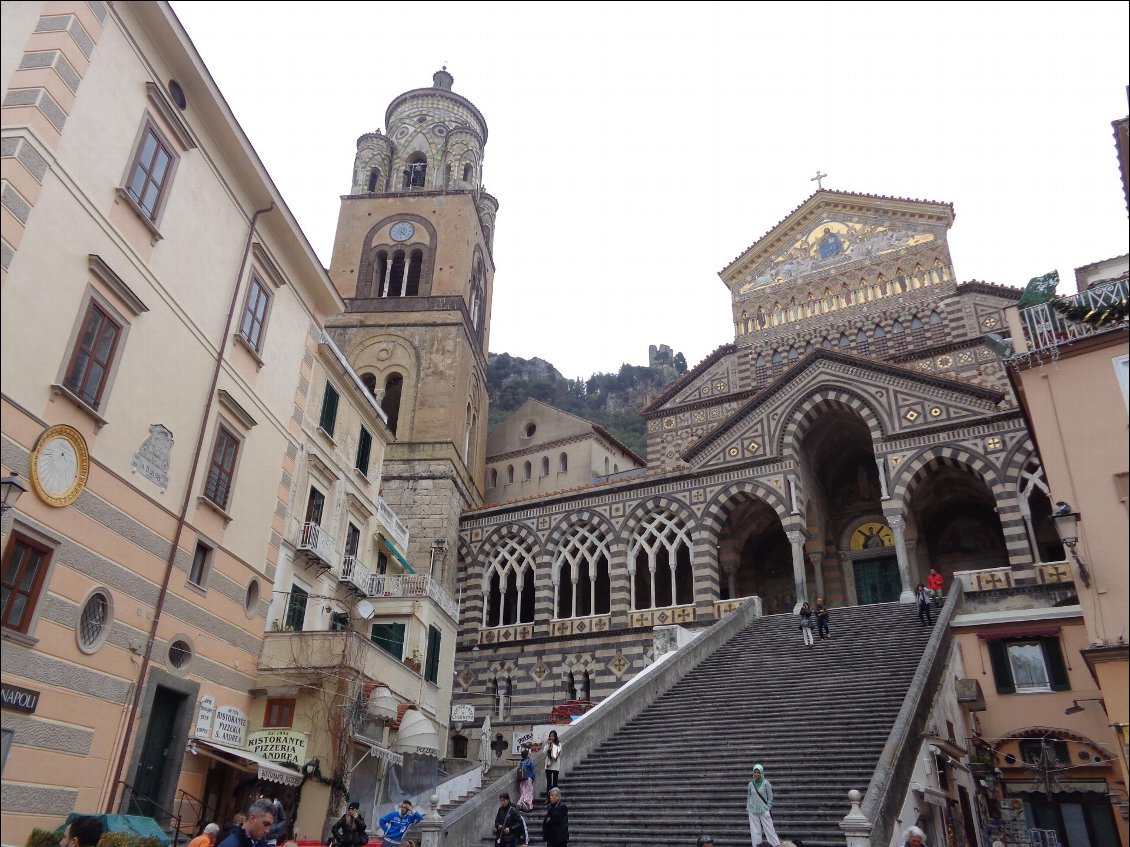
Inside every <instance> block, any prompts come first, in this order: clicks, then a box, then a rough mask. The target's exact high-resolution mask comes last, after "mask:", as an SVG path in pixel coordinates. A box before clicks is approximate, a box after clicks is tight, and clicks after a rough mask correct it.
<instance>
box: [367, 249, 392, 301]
mask: <svg viewBox="0 0 1130 847" xmlns="http://www.w3.org/2000/svg"><path fill="white" fill-rule="evenodd" d="M388 283H389V266H388V251H387V250H379V251H377V260H376V261H375V262H374V263H373V285H372V288H371V289H370V290H372V291H376V292H377V296H378V297H384V296H386V294H387V293H388Z"/></svg>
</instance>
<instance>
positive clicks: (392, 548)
mask: <svg viewBox="0 0 1130 847" xmlns="http://www.w3.org/2000/svg"><path fill="white" fill-rule="evenodd" d="M381 541H383V542H384V543H385V547H387V548H388V549H389V551H390V552H391V553H392V555H393V556H395V557H396V561H398V562H400V564H402V565H403V566H404V570H406V571H408V573H416V569H415V568H414V567H412V566H411V565H410V564H408V560H407V559H405V558H404V554H403V553H401V552H400V551H399V550H397V549H396V545H395V544H393V543H392V542H391V541H389V540H388V539H387V538H385V537H384V536H383V535H382V536H381Z"/></svg>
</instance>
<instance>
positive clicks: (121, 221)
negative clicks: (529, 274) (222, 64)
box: [0, 2, 343, 844]
mask: <svg viewBox="0 0 1130 847" xmlns="http://www.w3.org/2000/svg"><path fill="white" fill-rule="evenodd" d="M2 38H3V78H4V86H5V87H4V93H3V104H4V107H3V114H2V120H3V133H4V142H3V178H4V192H3V273H2V280H3V288H2V308H0V322H2V324H0V328H2V331H3V343H4V355H3V357H2V363H0V373H2V376H3V453H2V455H3V474H4V475H5V476H9V475H11V474H13V473H18V474H19V478H20V479H22V480H25V481H26V484H27V487H28V489H29V490H28V492H27V493H25V494H24V495H23V496H22V498H21V499H20V500H19V501H18V503H17V504H16V506H15V508H13V509H10V510H5V512H4V516H3V557H4V558H3V572H4V583H3V621H2V623H3V628H2V630H0V634H2V637H3V651H2V669H3V687H4V710H3V713H2V715H3V727H4V735H5V743H4V750H5V764H4V770H3V796H4V803H3V814H2V818H0V821H2V833H0V838H2V840H3V842H4V843H6V844H17V843H19V844H22V843H24V841H25V839H26V838H27V835H28V833H29V831H30V830H31V829H32V828H33V827H35V826H49V827H54V826H57V825H58V824H59V823H60V821H61V820H62V818H63V817H64V816H65V815H66V814H67V813H68V812H71V811H72V810H73V811H80V812H101V811H111V810H113V811H118V810H129V811H140V812H144V813H149V814H153V815H155V816H157V817H158V818H159V819H168V817H169V816H170V815H171V814H173V813H175V811H176V810H178V809H180V808H184V807H186V806H187V807H191V806H193V804H194V803H197V804H198V801H197V800H193V799H192V798H188V797H187V796H186V795H185V793H184V791H185V790H186V789H187V790H188V792H189V794H194V792H196V791H199V790H200V789H199V786H200V781H199V780H198V779H196V778H195V776H196V774H197V773H198V771H199V767H198V766H197V764H196V760H197V759H198V758H199V756H197V757H193V756H191V755H189V756H188V758H187V760H186V759H185V756H186V754H185V750H186V745H187V742H188V740H189V739H190V738H192V737H200V738H203V739H206V740H208V741H211V742H214V743H216V744H224V745H228V746H230V747H232V748H235V749H239V750H241V751H246V749H247V741H246V737H247V733H248V730H249V729H251V728H253V725H254V724H253V722H254V721H256V720H258V719H259V718H258V714H257V713H258V711H260V710H261V703H260V701H257V700H255V699H254V698H253V696H252V694H251V693H250V692H251V691H252V690H253V689H255V688H256V687H257V686H258V682H257V663H258V661H259V656H260V652H261V650H262V646H263V633H264V630H265V629H266V627H267V626H268V609H269V604H270V601H271V599H272V596H273V592H274V586H275V581H276V577H277V569H278V568H279V566H280V561H279V558H280V552H279V551H280V547H281V546H282V545H283V536H284V533H285V530H286V527H285V520H286V516H287V514H288V511H289V509H290V507H291V503H290V498H291V496H292V495H291V492H292V485H291V480H292V478H293V476H294V474H295V473H296V468H297V464H298V453H299V448H300V446H301V445H302V444H303V443H304V433H303V428H302V422H303V421H304V419H305V415H306V413H307V406H308V404H309V395H310V384H311V380H312V371H313V367H314V365H313V362H314V360H315V359H316V358H317V357H318V356H319V355H320V354H319V350H320V345H321V343H322V327H323V325H324V320H325V317H326V316H327V315H329V314H334V313H338V312H340V311H341V310H342V308H343V303H342V301H341V299H340V297H339V295H338V294H337V292H336V291H335V289H334V287H333V286H332V285H331V283H330V280H329V278H328V276H327V274H326V273H325V271H324V269H323V268H322V266H321V264H320V263H319V262H318V261H317V258H316V256H315V255H314V252H313V250H312V249H311V247H310V245H309V243H308V242H307V240H306V238H305V237H304V235H303V234H302V232H301V230H300V229H299V227H298V225H297V223H296V222H295V220H294V218H293V216H292V214H291V213H290V211H289V210H288V208H287V206H286V204H285V202H284V201H283V199H282V197H281V196H280V195H279V193H278V191H277V189H276V188H275V186H274V184H273V183H272V182H271V180H270V178H269V177H268V175H267V174H266V172H265V171H264V169H263V166H262V163H261V162H260V161H259V159H258V157H257V156H256V154H255V152H254V150H253V149H252V148H251V145H250V144H249V142H248V140H247V138H246V137H245V136H244V135H243V133H242V131H241V130H240V128H239V126H238V124H237V122H236V120H235V118H234V116H233V115H232V114H231V113H230V111H229V110H228V107H227V105H226V104H225V102H224V99H223V98H222V97H221V95H220V93H219V91H218V90H217V88H216V86H215V83H214V82H213V80H212V79H211V77H210V76H209V74H208V72H207V71H206V70H205V68H204V65H203V63H202V61H201V59H200V57H199V55H197V53H196V52H195V50H194V48H193V47H192V44H191V42H190V41H189V39H188V37H187V36H186V35H185V33H184V31H183V29H182V28H181V26H180V24H179V22H178V21H177V19H176V17H175V16H174V15H173V13H172V12H171V10H170V8H169V6H168V4H165V3H137V4H114V5H111V4H106V3H100V2H91V3H86V2H81V3H80V2H74V3H70V2H63V3H50V4H48V3H5V4H4V6H3V35H2ZM315 411H316V410H315ZM9 744H10V748H9ZM182 761H187V763H188V764H187V770H188V776H186V777H185V778H184V780H182V779H181V777H180V773H181V768H182ZM242 761H243V767H244V768H246V769H249V770H250V771H252V772H253V774H254V775H255V776H258V775H259V774H260V773H261V774H263V775H265V776H267V777H269V778H274V779H282V780H290V781H293V780H295V778H296V776H297V774H296V773H295V772H293V771H287V770H286V769H284V768H281V767H280V766H278V765H277V764H274V763H271V762H269V761H267V760H263V761H261V762H260V761H258V760H251V761H249V760H247V759H243V760H242ZM276 784H281V783H276ZM194 796H196V795H194ZM165 810H169V811H165Z"/></svg>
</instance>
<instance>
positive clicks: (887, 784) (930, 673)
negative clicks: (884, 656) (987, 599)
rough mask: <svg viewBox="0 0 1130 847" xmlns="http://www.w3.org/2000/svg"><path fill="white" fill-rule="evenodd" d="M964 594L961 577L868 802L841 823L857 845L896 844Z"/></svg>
mask: <svg viewBox="0 0 1130 847" xmlns="http://www.w3.org/2000/svg"><path fill="white" fill-rule="evenodd" d="M962 592H963V586H962V584H961V580H956V579H955V580H954V581H953V585H952V586H951V587H950V591H949V595H948V596H947V597H946V602H945V605H944V606H942V609H941V611H940V612H939V613H938V617H937V619H936V620H935V621H934V629H933V632H931V633H930V640H929V641H927V642H926V649H925V650H924V651H923V653H922V658H921V659H920V660H919V661H918V667H917V668H916V669H915V671H914V678H913V679H912V680H911V683H910V687H909V688H908V689H907V692H906V697H905V698H903V701H902V707H901V708H900V709H899V713H898V717H897V718H895V723H894V727H893V728H892V729H891V735H890V738H888V739H887V743H886V744H885V745H884V746H883V752H882V753H881V754H880V755H879V763H878V764H877V765H876V766H875V771H874V773H872V775H871V781H870V783H869V784H868V786H867V791H866V792H865V793H864V797H863V802H862V803H861V804H859V805H858V811H857V810H856V809H857V806H856V805H855V804H854V803H853V805H852V810H851V812H850V813H849V815H848V816H847V817H846V818H844V820H843V822H842V823H841V824H840V829H841V830H842V831H843V832H844V834H845V836H847V838H848V844H849V845H851V847H861V845H866V844H870V845H873V847H886V845H887V844H889V843H890V841H891V833H892V832H893V830H894V826H895V824H894V821H895V816H896V815H897V814H898V807H899V805H901V803H902V800H903V798H904V797H905V795H906V791H907V788H908V787H909V785H910V777H911V775H912V774H913V773H914V766H915V763H916V760H917V758H918V747H919V745H920V743H921V740H922V735H923V732H924V731H925V728H926V719H927V718H928V717H929V716H930V709H931V707H932V706H933V704H934V698H935V697H937V695H938V691H940V690H941V687H942V674H943V673H944V671H945V668H946V664H947V660H948V657H949V653H950V647H951V646H952V645H953V631H952V630H951V629H950V621H951V620H952V619H953V615H954V611H955V610H956V609H957V607H958V605H959V604H960V603H961V597H962Z"/></svg>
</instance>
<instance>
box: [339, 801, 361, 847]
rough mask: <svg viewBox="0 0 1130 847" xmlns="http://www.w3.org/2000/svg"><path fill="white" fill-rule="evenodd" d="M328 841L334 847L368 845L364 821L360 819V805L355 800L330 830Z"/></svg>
mask: <svg viewBox="0 0 1130 847" xmlns="http://www.w3.org/2000/svg"><path fill="white" fill-rule="evenodd" d="M330 839H331V842H332V843H333V844H334V845H335V847H362V845H364V844H368V843H369V833H367V832H366V831H365V819H364V818H363V817H361V804H360V803H358V802H357V801H356V800H354V801H353V802H352V803H350V804H349V808H348V809H346V810H345V814H344V815H342V816H341V820H339V821H338V822H337V823H335V824H334V825H333V827H331V828H330Z"/></svg>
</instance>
